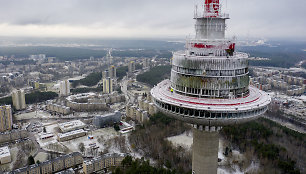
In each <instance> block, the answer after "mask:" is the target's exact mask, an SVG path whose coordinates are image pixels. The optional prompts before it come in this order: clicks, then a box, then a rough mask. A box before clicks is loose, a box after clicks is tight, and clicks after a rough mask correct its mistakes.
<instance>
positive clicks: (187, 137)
mask: <svg viewBox="0 0 306 174" xmlns="http://www.w3.org/2000/svg"><path fill="white" fill-rule="evenodd" d="M167 140H168V141H170V142H171V143H172V144H173V145H174V146H176V147H177V146H182V147H184V148H185V149H190V148H191V146H192V142H193V135H192V132H184V133H183V134H181V135H177V136H173V137H168V138H167Z"/></svg>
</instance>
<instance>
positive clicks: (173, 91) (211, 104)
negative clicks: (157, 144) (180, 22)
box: [151, 0, 271, 174]
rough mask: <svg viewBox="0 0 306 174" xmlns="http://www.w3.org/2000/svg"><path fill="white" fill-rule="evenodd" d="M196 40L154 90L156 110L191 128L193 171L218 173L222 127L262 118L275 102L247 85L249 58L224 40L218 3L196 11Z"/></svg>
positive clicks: (208, 2) (178, 54) (210, 0)
mask: <svg viewBox="0 0 306 174" xmlns="http://www.w3.org/2000/svg"><path fill="white" fill-rule="evenodd" d="M194 19H195V20H196V24H195V30H196V36H195V38H189V39H187V41H186V49H185V50H184V51H178V52H175V53H173V60H172V70H171V79H170V80H164V81H162V82H161V83H159V84H158V85H157V86H155V87H154V88H153V89H152V90H151V94H152V97H153V98H154V103H155V105H156V106H157V108H158V109H159V110H160V111H161V112H163V113H165V114H166V115H168V116H170V117H173V118H175V119H178V120H181V121H184V122H187V123H191V124H192V125H193V149H192V150H193V155H192V171H193V173H194V174H206V173H207V174H216V173H217V167H218V146H219V133H218V131H219V130H220V129H221V128H222V126H226V125H234V124H240V123H244V122H248V121H251V120H254V119H257V118H258V117H260V116H261V115H262V114H263V113H265V112H266V110H267V108H268V104H269V103H270V102H271V98H270V96H268V95H267V94H266V93H265V92H263V91H261V90H259V89H257V88H255V87H253V86H249V67H248V66H249V63H248V54H246V53H242V52H236V51H235V41H234V40H231V39H226V38H225V29H226V25H225V21H226V20H227V19H229V15H228V14H224V13H222V12H221V8H220V3H219V0H205V3H204V5H203V10H201V11H200V12H199V11H198V10H197V9H196V11H195V17H194Z"/></svg>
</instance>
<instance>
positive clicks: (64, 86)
mask: <svg viewBox="0 0 306 174" xmlns="http://www.w3.org/2000/svg"><path fill="white" fill-rule="evenodd" d="M69 94H70V83H69V80H64V81H61V83H60V96H68V95H69Z"/></svg>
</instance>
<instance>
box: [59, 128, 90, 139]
mask: <svg viewBox="0 0 306 174" xmlns="http://www.w3.org/2000/svg"><path fill="white" fill-rule="evenodd" d="M79 133H86V131H84V130H83V129H79V130H75V131H71V132H67V133H63V134H61V133H59V134H57V136H58V137H59V138H64V137H69V136H72V135H75V134H79Z"/></svg>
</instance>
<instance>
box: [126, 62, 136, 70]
mask: <svg viewBox="0 0 306 174" xmlns="http://www.w3.org/2000/svg"><path fill="white" fill-rule="evenodd" d="M128 69H129V73H133V72H135V69H136V65H135V62H134V61H130V62H129V65H128Z"/></svg>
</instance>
